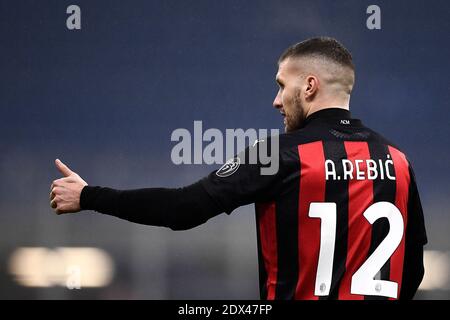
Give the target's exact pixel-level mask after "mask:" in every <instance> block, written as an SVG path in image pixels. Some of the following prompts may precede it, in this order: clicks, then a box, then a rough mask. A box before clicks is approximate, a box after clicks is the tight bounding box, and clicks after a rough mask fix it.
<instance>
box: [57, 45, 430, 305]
mask: <svg viewBox="0 0 450 320" xmlns="http://www.w3.org/2000/svg"><path fill="white" fill-rule="evenodd" d="M354 79H355V75H354V66H353V63H352V57H351V54H350V53H349V52H348V50H347V49H345V47H344V46H343V45H341V44H340V43H339V42H337V41H336V40H334V39H331V38H325V37H322V38H314V39H309V40H306V41H303V42H301V43H298V44H295V45H293V46H291V47H290V48H288V49H287V50H286V51H285V52H284V53H283V54H282V56H281V57H280V59H279V62H278V73H277V75H276V81H277V83H278V85H279V91H278V93H277V95H276V97H275V100H274V102H273V105H274V107H275V108H276V109H278V110H280V113H281V114H282V115H283V117H284V124H285V131H286V133H285V134H281V135H280V136H279V137H277V138H278V139H279V148H278V150H276V151H277V156H278V159H279V170H278V171H277V172H275V173H274V174H271V175H264V174H261V170H260V169H261V168H263V167H264V164H263V163H262V161H259V159H258V161H256V163H254V164H252V163H246V162H244V161H243V163H240V162H239V161H237V162H234V163H233V164H234V166H233V170H231V171H227V174H221V173H222V172H223V169H222V168H221V169H219V170H217V171H214V172H212V173H211V174H210V175H208V176H207V177H205V178H203V179H201V180H200V181H198V182H196V183H194V184H192V185H190V186H187V187H184V188H178V189H167V188H147V189H137V190H115V189H111V188H105V187H98V186H88V185H87V183H86V182H85V181H84V180H83V179H82V178H81V177H80V176H79V175H78V174H76V173H74V172H72V171H71V170H70V169H69V168H68V167H67V166H66V165H64V164H63V163H62V162H61V161H59V160H58V159H57V160H56V166H57V167H58V169H59V170H60V171H61V173H62V174H63V175H64V178H61V179H58V180H55V181H53V183H52V185H51V192H50V200H51V203H50V205H51V207H52V208H54V209H55V211H56V213H57V214H62V213H69V212H77V211H80V210H95V211H98V212H101V213H104V214H109V215H113V216H116V217H119V218H122V219H126V220H129V221H132V222H136V223H141V224H148V225H155V226H165V227H169V228H171V229H173V230H184V229H189V228H192V227H195V226H198V225H199V224H202V223H204V222H206V221H207V220H208V219H210V218H211V217H214V216H216V215H218V214H220V213H222V212H226V213H228V214H230V213H231V212H232V211H233V210H234V209H235V208H237V207H239V206H242V205H245V204H249V203H255V208H256V220H257V237H258V257H259V269H260V270H259V271H260V293H261V298H262V299H412V298H413V297H414V294H415V293H416V291H417V288H418V287H419V284H420V282H421V280H422V277H423V274H424V269H423V246H424V245H425V244H426V242H427V237H426V232H425V225H424V217H423V212H422V207H421V204H420V199H419V194H418V191H417V186H416V181H415V177H414V174H413V171H412V167H411V165H410V163H409V161H408V160H407V158H406V156H405V155H404V153H402V152H401V151H400V150H399V149H398V148H397V147H396V146H395V145H394V144H392V143H390V142H389V141H388V140H386V139H385V138H383V137H382V136H380V135H379V134H378V133H376V132H374V131H373V130H371V129H369V128H367V127H365V126H364V125H363V124H362V122H361V121H360V120H358V119H354V118H352V117H351V115H350V112H349V111H348V110H349V102H350V93H351V91H352V88H353V84H354ZM271 139H274V138H270V137H269V138H268V139H265V141H258V143H255V144H254V145H253V146H250V147H248V148H247V149H246V150H245V151H243V152H242V153H240V154H238V155H237V156H236V157H235V158H234V159H244V158H246V157H247V156H248V155H249V154H250V153H252V152H254V151H255V150H257V149H258V148H261V147H262V146H264V145H265V146H266V147H267V146H268V145H269V144H270V142H269V141H270V140H271ZM272 151H274V150H272ZM274 152H275V151H274ZM239 164H240V165H239Z"/></svg>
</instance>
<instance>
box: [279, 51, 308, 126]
mask: <svg viewBox="0 0 450 320" xmlns="http://www.w3.org/2000/svg"><path fill="white" fill-rule="evenodd" d="M276 81H277V83H278V86H279V90H278V93H277V95H276V97H275V100H274V101H273V106H274V107H275V108H276V109H278V110H280V113H281V114H282V116H283V118H284V129H285V131H286V132H290V131H294V130H297V129H299V128H300V126H301V124H302V122H303V120H304V115H305V114H306V112H305V108H304V103H303V102H302V99H301V86H302V77H301V76H300V73H299V70H298V68H297V66H296V64H295V61H292V60H290V59H289V58H288V59H286V60H284V61H283V62H281V63H280V64H279V66H278V73H277V76H276Z"/></svg>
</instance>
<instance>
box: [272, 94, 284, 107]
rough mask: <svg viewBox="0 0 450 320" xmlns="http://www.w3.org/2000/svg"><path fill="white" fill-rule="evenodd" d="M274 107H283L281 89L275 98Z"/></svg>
mask: <svg viewBox="0 0 450 320" xmlns="http://www.w3.org/2000/svg"><path fill="white" fill-rule="evenodd" d="M273 107H274V108H275V109H281V108H282V107H283V104H282V103H281V90H278V92H277V95H276V97H275V100H273Z"/></svg>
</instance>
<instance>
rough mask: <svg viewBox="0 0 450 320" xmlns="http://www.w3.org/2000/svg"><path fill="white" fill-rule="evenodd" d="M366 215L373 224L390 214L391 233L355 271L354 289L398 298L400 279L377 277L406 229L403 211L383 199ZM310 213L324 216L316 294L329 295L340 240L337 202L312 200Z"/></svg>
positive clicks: (367, 293) (359, 291)
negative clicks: (336, 241)
mask: <svg viewBox="0 0 450 320" xmlns="http://www.w3.org/2000/svg"><path fill="white" fill-rule="evenodd" d="M363 215H364V217H365V218H366V220H367V221H368V222H369V223H370V224H373V223H374V222H375V221H376V220H378V219H380V218H387V220H388V222H389V233H388V234H387V236H386V237H385V238H384V239H383V241H382V242H381V243H380V244H379V246H378V247H377V248H376V249H375V251H374V252H373V253H372V254H371V255H370V256H369V257H368V258H367V260H366V261H365V262H364V263H363V264H362V265H361V267H359V269H358V270H357V271H356V272H355V273H354V274H353V276H352V280H351V289H350V293H351V294H360V295H375V296H384V297H390V298H397V292H398V283H396V282H394V281H387V280H375V279H374V278H375V276H376V274H377V273H378V272H379V271H380V269H381V268H382V267H383V265H384V264H385V263H386V262H387V261H388V260H389V258H390V257H391V256H392V254H393V253H394V252H395V250H396V249H397V247H398V246H399V244H400V242H401V240H402V237H403V229H404V228H403V227H404V223H403V217H402V214H401V212H400V210H399V209H398V208H397V207H396V206H394V205H393V204H392V203H390V202H386V201H381V202H376V203H374V204H372V205H371V206H370V207H368V208H367V209H366V210H365V211H364V213H363ZM308 216H309V217H310V218H318V219H320V220H321V224H320V225H321V227H320V252H319V261H318V264H317V273H316V283H315V289H314V294H315V295H316V296H328V295H329V293H330V287H331V278H332V274H333V260H334V245H335V240H336V219H337V209H336V203H334V202H312V203H311V204H310V207H309V213H308Z"/></svg>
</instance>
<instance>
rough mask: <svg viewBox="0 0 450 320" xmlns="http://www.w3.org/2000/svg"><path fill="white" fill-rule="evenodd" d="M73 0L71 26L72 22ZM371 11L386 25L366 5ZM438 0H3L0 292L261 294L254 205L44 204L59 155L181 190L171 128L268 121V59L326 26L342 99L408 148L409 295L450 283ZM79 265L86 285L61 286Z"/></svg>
mask: <svg viewBox="0 0 450 320" xmlns="http://www.w3.org/2000/svg"><path fill="white" fill-rule="evenodd" d="M71 4H76V5H78V6H80V8H81V12H82V15H81V24H82V29H81V30H78V31H69V30H68V29H67V28H66V19H67V17H68V15H67V14H66V8H67V7H68V6H69V5H71ZM371 4H376V5H378V6H380V8H381V19H382V20H381V21H382V22H381V23H382V24H381V26H382V28H381V30H368V29H367V28H366V19H367V17H368V14H366V8H367V7H368V6H369V5H371ZM449 9H450V5H449V2H448V1H437V0H436V1H378V0H377V1H366V0H362V1H360V0H354V1H299V0H297V1H280V2H279V1H241V0H231V1H224V0H215V1H206V0H196V1H191V0H188V1H175V0H170V1H167V0H158V1H156V0H152V1H100V0H97V1H81V0H80V1H56V0H55V1H48V0H46V1H23V0H21V1H12V0H9V1H7V0H0V75H1V76H0V111H1V113H0V114H1V116H0V298H2V299H258V298H259V295H258V274H257V256H256V253H257V251H256V229H255V223H254V214H253V206H246V207H242V208H240V209H238V210H236V211H235V212H234V213H233V214H232V215H231V216H226V215H221V216H219V217H216V218H215V219H212V220H210V221H209V222H208V223H207V224H205V225H202V226H200V227H198V228H196V229H193V230H190V231H183V232H173V231H170V230H166V229H161V228H155V227H147V226H141V225H136V224H131V223H128V222H126V221H123V220H119V219H116V218H113V217H108V216H103V215H100V214H93V213H92V212H85V213H81V214H75V215H65V216H56V215H55V214H54V213H53V211H52V210H51V209H50V208H49V200H48V196H49V195H48V194H49V191H50V190H49V187H50V183H51V182H52V180H54V179H56V178H59V174H58V172H57V171H56V169H55V167H54V162H53V161H54V159H55V158H57V157H59V158H60V159H62V160H63V161H64V162H66V163H67V164H68V165H69V166H71V167H72V169H73V170H75V171H76V172H78V173H79V174H80V175H81V176H82V177H83V178H84V179H85V180H86V181H87V182H88V183H89V184H90V185H103V186H110V187H115V188H123V189H125V188H139V187H152V186H164V187H175V186H182V185H186V184H188V183H191V182H194V181H195V180H197V179H199V178H201V177H202V176H203V175H205V174H207V173H209V172H210V171H212V170H214V169H216V168H217V166H207V165H182V166H176V165H174V164H172V163H171V161H170V151H171V148H172V147H173V146H174V143H173V142H171V141H170V135H171V132H172V131H173V130H174V129H176V128H187V129H192V128H193V121H194V120H202V121H203V127H204V128H219V129H221V130H225V129H226V128H244V129H246V128H279V129H281V125H282V123H281V119H280V116H279V114H278V112H275V111H274V110H273V109H271V103H272V101H273V98H274V95H275V93H276V90H277V89H276V85H275V82H274V77H275V72H276V60H277V58H278V56H279V54H280V53H281V52H282V51H283V50H284V49H285V48H286V47H287V46H289V45H290V44H292V43H294V42H298V41H301V40H303V39H305V38H308V37H312V36H318V35H328V36H333V37H336V38H337V39H338V40H340V41H342V42H343V43H344V44H345V45H346V46H347V47H348V48H349V49H350V50H351V51H352V53H353V56H354V60H355V64H356V68H357V80H356V87H355V89H354V94H353V96H352V101H351V109H352V112H353V114H354V116H357V117H359V118H361V119H363V121H364V122H365V123H366V124H367V125H369V126H371V127H373V128H374V129H376V130H378V131H380V132H382V133H384V134H385V135H386V136H388V137H390V138H391V139H392V140H394V141H396V142H397V144H398V145H400V146H401V147H402V148H403V149H404V150H405V151H406V152H407V154H409V157H410V160H411V161H412V163H413V165H414V167H415V172H416V176H417V180H418V184H419V191H420V192H421V197H422V203H423V207H424V211H425V217H426V225H427V230H428V237H429V244H428V245H427V247H426V249H427V252H426V256H425V258H426V259H425V261H426V275H425V279H424V281H423V283H422V286H421V289H420V291H419V293H418V294H417V296H416V298H417V299H448V298H449V297H450V277H449V274H450V242H449V230H450V215H449V210H450V209H449V208H450V197H449V195H450V185H449V181H450V180H449V178H450V177H449V163H450V150H449V145H450V141H449V140H450V139H449V137H450V123H449V116H448V114H449V111H448V110H449V109H448V108H449V101H450V96H449V74H450V70H449V63H448V57H449V56H450V52H449V49H450V45H449V42H448V34H449V31H450V30H449V20H448V12H449ZM80 272H81V279H82V280H81V286H82V287H81V289H79V290H77V289H72V290H69V289H68V288H67V286H70V285H71V281H72V280H73V279H75V278H76V276H77V274H78V275H79V273H80Z"/></svg>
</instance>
